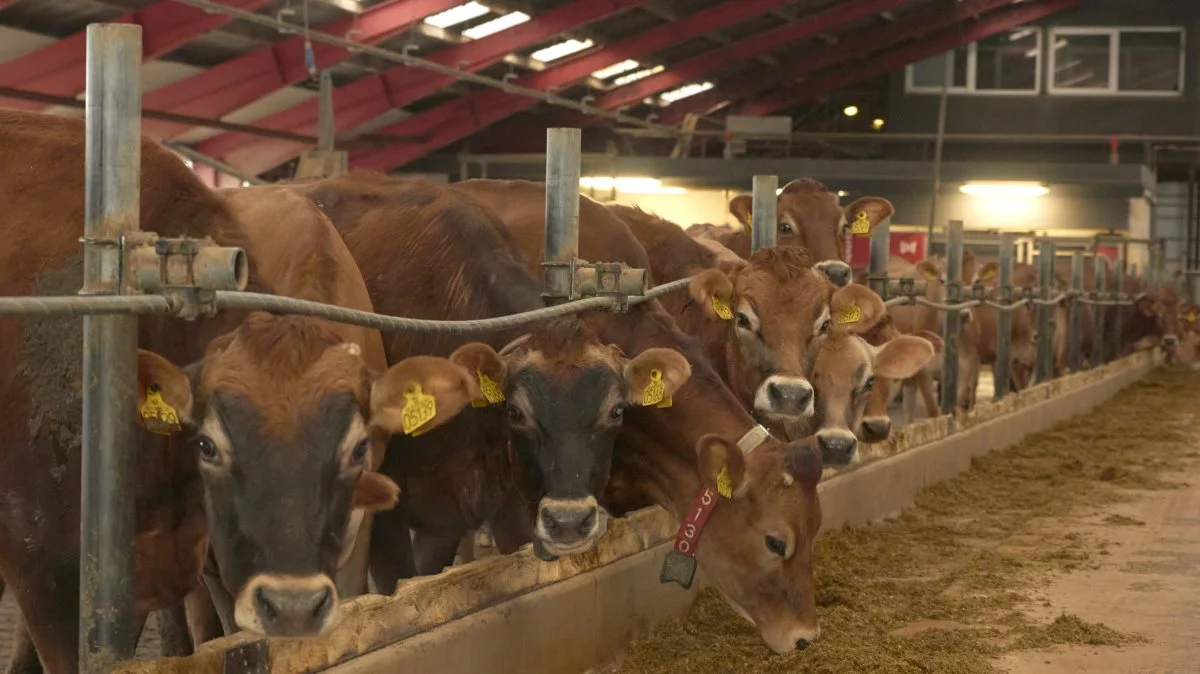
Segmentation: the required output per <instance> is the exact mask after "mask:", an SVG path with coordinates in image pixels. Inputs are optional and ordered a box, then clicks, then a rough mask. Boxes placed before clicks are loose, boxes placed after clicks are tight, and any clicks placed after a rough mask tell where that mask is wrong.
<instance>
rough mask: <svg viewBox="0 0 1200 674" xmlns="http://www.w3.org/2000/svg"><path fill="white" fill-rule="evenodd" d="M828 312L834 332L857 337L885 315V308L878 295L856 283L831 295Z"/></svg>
mask: <svg viewBox="0 0 1200 674" xmlns="http://www.w3.org/2000/svg"><path fill="white" fill-rule="evenodd" d="M829 311H830V313H831V314H832V319H833V328H834V329H835V330H840V331H842V332H852V333H854V334H859V335H861V334H863V333H866V332H869V331H870V330H871V328H873V327H875V324H876V323H878V322H879V319H881V318H883V317H884V316H885V315H887V307H886V306H885V305H884V304H883V300H882V299H880V297H879V295H876V294H875V292H874V291H873V290H871V289H870V288H868V287H866V286H863V285H858V284H856V283H855V284H851V285H848V286H846V287H844V288H839V289H838V290H836V291H835V292H834V293H833V297H832V298H831V299H830V300H829Z"/></svg>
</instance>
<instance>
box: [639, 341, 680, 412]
mask: <svg viewBox="0 0 1200 674" xmlns="http://www.w3.org/2000/svg"><path fill="white" fill-rule="evenodd" d="M691 376H692V366H691V364H690V363H688V361H687V358H684V357H683V356H682V355H680V354H679V352H678V351H675V350H673V349H646V350H645V351H643V352H641V353H639V354H638V356H637V358H634V359H633V360H631V361H629V362H628V363H626V364H625V399H626V400H628V401H629V402H631V403H633V404H635V405H646V404H647V402H646V401H647V399H649V400H650V402H649V404H651V405H655V404H659V403H661V402H662V401H663V400H664V399H667V398H670V397H671V396H673V395H675V392H676V391H678V390H679V389H680V387H682V386H683V385H684V383H685V382H687V380H688V377H691Z"/></svg>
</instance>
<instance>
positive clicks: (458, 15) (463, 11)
mask: <svg viewBox="0 0 1200 674" xmlns="http://www.w3.org/2000/svg"><path fill="white" fill-rule="evenodd" d="M489 11H491V10H489V9H488V8H487V7H484V6H483V5H481V4H479V3H478V2H475V1H474V0H472V1H471V2H468V3H467V4H465V5H459V6H458V7H451V8H450V9H447V10H446V11H444V12H438V13H437V14H434V15H433V16H431V17H428V18H427V19H425V23H427V24H429V25H431V26H436V27H438V28H449V27H450V26H457V25H458V24H460V23H462V22H463V21H470V20H471V19H477V18H479V17H481V16H483V15H484V14H487V13H488V12H489Z"/></svg>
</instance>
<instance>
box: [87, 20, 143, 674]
mask: <svg viewBox="0 0 1200 674" xmlns="http://www.w3.org/2000/svg"><path fill="white" fill-rule="evenodd" d="M141 67H142V28H141V26H138V25H134V24H123V23H110V24H91V25H89V26H88V27H87V103H86V110H87V117H86V129H87V130H86V134H87V136H86V141H85V147H86V159H85V168H84V173H85V178H84V180H85V184H86V197H85V207H84V271H83V274H84V277H83V288H82V289H81V290H80V294H81V295H119V294H122V293H123V292H124V290H125V287H124V285H125V279H123V278H122V273H121V271H122V261H121V257H122V252H123V246H124V237H125V236H126V235H128V234H131V233H134V232H137V231H138V228H139V226H140V225H139V221H138V217H139V212H140V203H141V197H140V192H141V184H140V180H141V135H140V129H141V117H140V115H141V107H142V94H141V91H142V89H141V82H140V74H141ZM136 391H137V318H136V317H134V316H87V317H85V318H84V319H83V429H84V432H83V456H82V471H83V476H82V484H81V491H80V523H79V524H80V528H79V547H80V550H79V552H80V560H81V565H80V568H79V659H80V664H81V668H80V669H81V671H83V672H107V671H109V670H111V669H112V667H113V665H114V664H115V663H116V662H117V661H118V660H121V659H124V658H128V657H130V656H131V655H133V647H134V639H135V636H136V633H135V631H134V625H133V623H134V615H133V535H134V527H135V518H134V499H133V495H134V491H135V490H134V484H133V481H134V468H135V465H136V464H135V460H136V457H137V450H138V435H137V429H136V428H135V427H134V423H135V421H134V420H135V416H134V415H135V414H136V413H137V409H136V408H137V396H136Z"/></svg>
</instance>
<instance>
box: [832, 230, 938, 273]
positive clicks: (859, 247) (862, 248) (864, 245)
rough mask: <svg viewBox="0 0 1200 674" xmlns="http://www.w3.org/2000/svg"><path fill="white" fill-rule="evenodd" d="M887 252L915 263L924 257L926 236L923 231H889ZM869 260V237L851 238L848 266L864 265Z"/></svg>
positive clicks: (868, 262)
mask: <svg viewBox="0 0 1200 674" xmlns="http://www.w3.org/2000/svg"><path fill="white" fill-rule="evenodd" d="M889 239H890V241H889V244H888V254H889V255H891V256H893V257H902V258H904V259H905V260H907V261H909V262H911V263H913V264H916V263H918V262H920V261H921V260H924V259H925V255H926V244H927V240H926V239H927V237H926V234H925V233H924V232H891V236H890V237H889ZM870 262H871V237H869V236H856V237H853V238H852V239H851V248H850V266H852V267H866V266H867V265H868V264H870Z"/></svg>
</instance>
